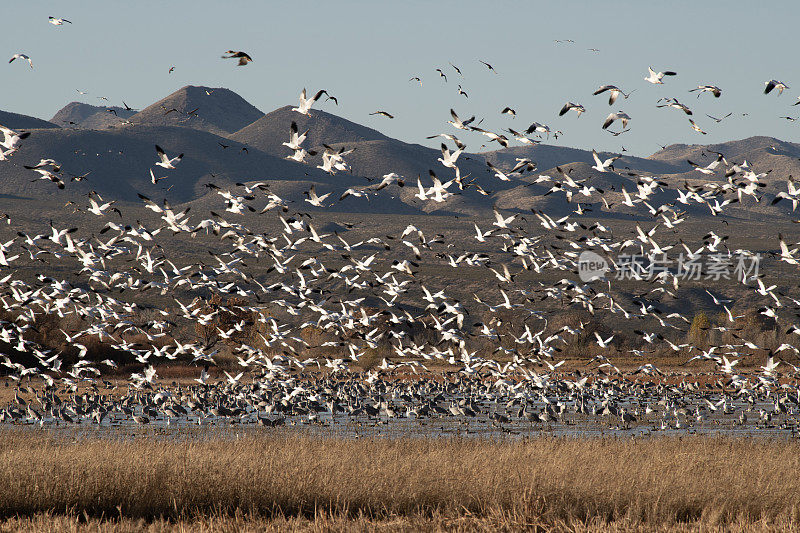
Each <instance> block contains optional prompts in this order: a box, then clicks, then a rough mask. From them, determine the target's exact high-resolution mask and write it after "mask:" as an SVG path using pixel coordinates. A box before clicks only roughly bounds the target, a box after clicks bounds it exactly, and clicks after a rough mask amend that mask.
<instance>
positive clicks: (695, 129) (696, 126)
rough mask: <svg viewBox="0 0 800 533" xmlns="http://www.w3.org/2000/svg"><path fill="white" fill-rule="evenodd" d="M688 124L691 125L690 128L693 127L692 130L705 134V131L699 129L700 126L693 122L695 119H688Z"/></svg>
mask: <svg viewBox="0 0 800 533" xmlns="http://www.w3.org/2000/svg"><path fill="white" fill-rule="evenodd" d="M689 124H690V125H691V126H692V129H693V130H694V131H696V132H697V133H702V134H703V135H706V132H705V131H703V130H701V129H700V126H698V125H697V124H696V123H695V121H694V120H692V119H689Z"/></svg>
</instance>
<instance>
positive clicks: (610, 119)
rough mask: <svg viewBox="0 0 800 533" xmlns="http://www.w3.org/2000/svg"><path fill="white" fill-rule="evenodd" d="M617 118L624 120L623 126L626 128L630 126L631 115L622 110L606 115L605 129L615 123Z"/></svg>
mask: <svg viewBox="0 0 800 533" xmlns="http://www.w3.org/2000/svg"><path fill="white" fill-rule="evenodd" d="M615 120H619V121H620V122H622V128H623V129H624V128H626V127H627V126H628V121H629V120H631V117H630V116H628V114H627V113H624V112H622V111H617V112H616V113H611V114H609V115H608V116H607V117H606V120H605V122H603V129H604V130H605V129H608V127H609V126H610V125H611V124H613V123H614V121H615Z"/></svg>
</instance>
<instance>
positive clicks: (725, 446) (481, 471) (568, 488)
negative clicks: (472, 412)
mask: <svg viewBox="0 0 800 533" xmlns="http://www.w3.org/2000/svg"><path fill="white" fill-rule="evenodd" d="M237 512H238V513H245V514H249V515H252V516H255V517H267V518H270V519H274V518H275V517H282V518H283V519H287V517H288V518H306V519H316V518H318V517H319V516H329V517H339V519H342V520H344V519H345V518H347V517H350V518H353V517H355V518H358V517H361V518H360V519H362V520H377V521H386V520H390V519H394V518H396V519H402V520H433V519H436V518H437V517H438V519H441V520H444V519H445V518H446V519H448V520H451V519H452V520H455V519H463V518H465V517H466V518H473V519H476V520H478V519H479V520H484V521H486V522H485V523H486V524H489V523H496V524H497V525H498V527H500V526H501V525H502V524H517V525H521V524H531V525H550V526H556V525H562V526H565V527H566V526H567V525H569V524H579V523H580V524H584V525H585V524H591V523H593V522H594V523H603V524H605V523H618V524H619V523H626V524H633V525H636V524H639V525H647V524H649V525H664V524H682V523H683V524H692V523H694V524H707V525H729V524H740V525H747V524H754V523H757V522H758V521H762V523H785V524H792V525H793V527H800V443H797V442H795V441H789V440H765V439H753V440H749V439H736V438H727V437H726V438H721V437H717V438H708V437H702V438H701V437H692V438H658V439H647V440H641V439H638V440H634V439H625V440H617V439H610V438H606V439H568V438H552V437H541V438H535V439H530V440H523V441H486V440H481V439H449V438H448V439H445V438H442V439H399V440H379V439H366V440H359V439H337V438H320V437H310V436H302V435H297V434H296V433H291V430H290V429H287V430H286V431H285V432H280V433H276V434H271V435H259V434H256V433H252V434H250V436H246V437H243V438H239V439H233V438H222V437H207V438H172V437H168V436H163V435H161V436H158V435H155V434H152V435H150V436H142V437H129V438H125V439H118V440H111V439H109V438H107V437H106V438H86V437H83V438H76V437H67V436H63V435H62V436H53V435H52V434H48V433H38V432H36V431H30V430H17V429H5V430H2V432H1V433H0V516H6V517H9V516H17V515H19V516H27V517H31V516H37V515H40V514H41V513H56V514H59V515H61V514H65V513H66V514H69V513H72V514H76V515H81V514H82V513H86V515H87V516H89V517H100V516H104V517H120V518H123V519H131V520H135V519H148V520H150V519H157V518H162V519H183V520H187V519H199V518H202V517H204V516H205V517H208V516H231V515H234V514H235V513H237ZM509 527H511V526H509ZM511 529H514V528H513V527H511Z"/></svg>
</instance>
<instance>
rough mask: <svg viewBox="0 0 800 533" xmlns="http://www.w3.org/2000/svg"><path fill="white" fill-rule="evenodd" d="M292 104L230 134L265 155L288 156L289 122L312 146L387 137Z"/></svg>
mask: <svg viewBox="0 0 800 533" xmlns="http://www.w3.org/2000/svg"><path fill="white" fill-rule="evenodd" d="M292 107H293V106H291V105H287V106H283V107H279V108H278V109H275V110H274V111H270V112H269V113H267V114H266V115H264V116H263V117H261V118H259V119H258V120H256V121H255V122H253V123H252V124H250V125H248V126H246V127H244V128H243V129H241V130H240V131H237V132H236V133H234V134H233V135H231V136H230V138H231V139H233V140H236V141H239V142H242V143H245V144H249V145H250V146H253V147H255V148H258V149H259V150H262V151H264V152H267V153H268V154H273V155H278V156H287V155H289V154H291V151H290V150H288V149H287V148H286V147H285V146H282V143H283V142H285V141H287V140H288V139H289V128H290V126H291V125H292V122H296V123H297V128H298V130H300V132H303V131H305V130H309V132H308V136H307V138H306V141H305V143H303V146H305V147H306V148H312V147H314V146H319V145H321V144H322V143H325V144H335V143H356V142H363V141H379V140H390V138H389V137H387V136H386V135H384V134H383V133H381V132H379V131H377V130H374V129H372V128H369V127H367V126H362V125H361V124H358V123H355V122H352V121H350V120H347V119H346V118H342V117H340V116H338V115H334V114H332V113H328V112H326V111H322V110H320V109H312V110H311V114H310V115H302V114H300V113H297V112H296V111H292Z"/></svg>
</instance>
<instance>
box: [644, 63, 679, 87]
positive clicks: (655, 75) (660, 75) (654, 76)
mask: <svg viewBox="0 0 800 533" xmlns="http://www.w3.org/2000/svg"><path fill="white" fill-rule="evenodd" d="M647 72H648V74H647V77H646V78H645V79H644V81H648V82H650V83H652V84H655V85H658V84H661V85H663V84H664V82H663V81H661V80H662V79H664V76H677V75H678V73H677V72H673V71H671V70H666V71H664V72H656V71H655V70H653V67H647Z"/></svg>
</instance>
